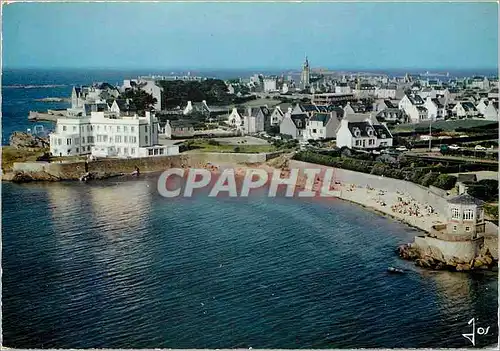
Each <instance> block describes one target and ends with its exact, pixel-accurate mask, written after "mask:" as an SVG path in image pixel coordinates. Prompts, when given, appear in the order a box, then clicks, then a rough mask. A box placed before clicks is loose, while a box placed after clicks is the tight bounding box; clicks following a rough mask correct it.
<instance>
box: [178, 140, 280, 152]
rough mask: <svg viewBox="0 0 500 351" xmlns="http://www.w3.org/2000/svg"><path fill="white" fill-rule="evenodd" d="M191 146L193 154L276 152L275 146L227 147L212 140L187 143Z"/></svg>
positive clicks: (244, 145)
mask: <svg viewBox="0 0 500 351" xmlns="http://www.w3.org/2000/svg"><path fill="white" fill-rule="evenodd" d="M185 144H186V145H189V147H190V148H191V149H193V150H192V151H193V152H197V151H198V152H199V151H201V152H239V153H260V152H272V151H276V148H275V147H274V146H273V145H270V144H269V145H246V144H240V145H227V144H221V143H218V142H217V141H215V140H212V139H194V140H190V141H187V142H186V143H185Z"/></svg>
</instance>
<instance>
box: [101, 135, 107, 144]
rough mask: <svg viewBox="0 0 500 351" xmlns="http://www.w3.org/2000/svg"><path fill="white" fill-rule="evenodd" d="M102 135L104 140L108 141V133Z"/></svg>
mask: <svg viewBox="0 0 500 351" xmlns="http://www.w3.org/2000/svg"><path fill="white" fill-rule="evenodd" d="M102 137H103V138H102V141H104V142H105V143H107V142H108V136H107V135H103V136H102Z"/></svg>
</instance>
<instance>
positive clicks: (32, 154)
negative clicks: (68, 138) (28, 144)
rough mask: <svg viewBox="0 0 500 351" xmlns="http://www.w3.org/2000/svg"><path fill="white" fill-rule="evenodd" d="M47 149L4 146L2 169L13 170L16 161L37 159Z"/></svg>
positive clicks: (5, 170)
mask: <svg viewBox="0 0 500 351" xmlns="http://www.w3.org/2000/svg"><path fill="white" fill-rule="evenodd" d="M48 151H49V150H48V148H47V149H16V148H14V147H12V146H2V170H3V171H4V172H7V171H10V170H12V166H13V164H14V162H29V161H36V159H37V157H39V156H42V155H43V154H44V152H48Z"/></svg>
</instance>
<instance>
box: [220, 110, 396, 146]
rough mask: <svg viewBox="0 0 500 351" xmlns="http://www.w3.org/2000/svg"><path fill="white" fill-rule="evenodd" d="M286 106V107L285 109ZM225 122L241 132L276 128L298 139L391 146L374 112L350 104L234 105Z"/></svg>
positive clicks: (248, 132) (387, 132)
mask: <svg viewBox="0 0 500 351" xmlns="http://www.w3.org/2000/svg"><path fill="white" fill-rule="evenodd" d="M285 109H286V110H285ZM227 124H228V125H229V126H230V127H232V128H234V129H236V130H239V131H240V132H241V133H243V134H254V133H259V132H264V131H267V130H268V128H273V127H274V128H277V129H278V130H279V133H280V134H282V135H288V136H290V137H291V138H292V139H298V140H311V139H312V140H322V139H336V140H337V145H338V146H340V147H341V146H348V147H357V148H378V147H385V146H392V134H391V133H390V131H389V129H388V128H387V126H386V125H385V124H384V123H381V122H379V121H378V119H377V117H376V116H375V113H373V112H372V113H356V112H353V110H352V107H351V106H350V104H347V105H346V107H344V108H341V107H338V106H324V105H315V104H300V103H299V104H296V105H294V106H290V105H284V106H276V107H275V108H274V109H273V110H272V111H271V110H270V109H268V108H267V107H265V106H262V107H251V108H247V109H241V110H239V109H237V108H234V109H233V110H232V112H231V113H230V114H229V116H228V119H227Z"/></svg>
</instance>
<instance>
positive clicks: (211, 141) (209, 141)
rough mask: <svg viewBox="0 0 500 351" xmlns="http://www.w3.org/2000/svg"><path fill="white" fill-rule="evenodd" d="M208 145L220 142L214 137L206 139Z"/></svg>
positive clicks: (216, 144)
mask: <svg viewBox="0 0 500 351" xmlns="http://www.w3.org/2000/svg"><path fill="white" fill-rule="evenodd" d="M207 143H208V145H215V146H219V145H220V143H219V142H218V141H217V140H214V139H208V142H207Z"/></svg>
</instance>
